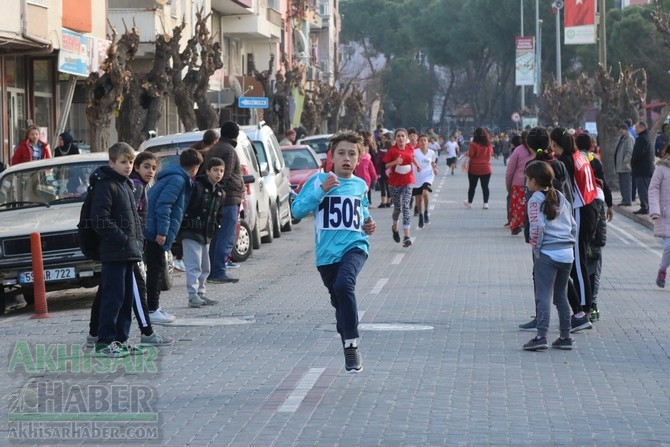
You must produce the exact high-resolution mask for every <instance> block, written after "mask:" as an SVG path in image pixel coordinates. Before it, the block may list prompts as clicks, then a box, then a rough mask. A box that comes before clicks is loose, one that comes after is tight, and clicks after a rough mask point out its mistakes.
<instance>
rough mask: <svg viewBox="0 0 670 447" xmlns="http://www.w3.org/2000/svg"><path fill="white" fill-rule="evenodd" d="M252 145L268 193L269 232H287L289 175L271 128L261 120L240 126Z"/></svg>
mask: <svg viewBox="0 0 670 447" xmlns="http://www.w3.org/2000/svg"><path fill="white" fill-rule="evenodd" d="M240 130H241V131H243V132H245V133H246V134H247V136H248V137H249V139H250V140H251V142H252V143H253V145H254V149H255V151H256V157H257V158H258V165H259V166H260V169H261V175H262V176H263V183H264V184H265V188H266V190H267V191H268V193H269V195H270V205H271V211H270V212H271V214H272V229H273V231H272V233H273V236H274V237H280V236H281V232H282V231H291V230H292V229H293V223H292V221H291V201H290V200H291V174H290V170H289V168H288V166H286V163H284V156H283V155H282V152H281V149H280V147H279V141H277V137H276V136H275V134H274V132H273V131H272V129H271V128H270V127H269V126H267V125H266V124H265V122H264V121H261V122H260V124H257V125H254V126H240Z"/></svg>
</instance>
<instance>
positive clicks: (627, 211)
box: [614, 205, 654, 230]
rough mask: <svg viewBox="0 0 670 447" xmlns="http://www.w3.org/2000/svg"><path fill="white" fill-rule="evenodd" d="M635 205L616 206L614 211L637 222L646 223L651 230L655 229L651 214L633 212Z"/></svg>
mask: <svg viewBox="0 0 670 447" xmlns="http://www.w3.org/2000/svg"><path fill="white" fill-rule="evenodd" d="M633 211H634V210H633V207H632V206H618V205H615V206H614V212H615V213H617V214H621V215H623V216H625V217H627V218H629V219H632V220H634V221H635V222H637V223H639V224H641V225H644V226H645V227H647V228H649V229H650V230H653V229H654V222H653V221H652V220H651V218H650V217H649V215H646V216H639V215H637V214H633Z"/></svg>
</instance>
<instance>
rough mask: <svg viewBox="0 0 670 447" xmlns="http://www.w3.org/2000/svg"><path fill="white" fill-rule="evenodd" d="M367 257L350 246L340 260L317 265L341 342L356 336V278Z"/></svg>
mask: <svg viewBox="0 0 670 447" xmlns="http://www.w3.org/2000/svg"><path fill="white" fill-rule="evenodd" d="M367 258H368V257H367V255H366V254H365V252H364V251H363V250H361V249H360V248H352V249H351V250H349V251H348V252H346V253H345V254H344V256H342V260H341V261H340V262H336V263H335V264H328V265H320V266H318V267H317V270H318V271H319V273H320V274H321V279H322V280H323V284H324V285H325V286H326V288H327V289H328V292H329V293H330V304H332V306H333V307H334V308H335V320H336V321H337V333H338V334H340V337H341V338H342V342H344V340H351V339H354V338H358V305H357V304H356V279H357V277H358V274H359V273H360V272H361V270H362V269H363V265H364V264H365V261H366V260H367Z"/></svg>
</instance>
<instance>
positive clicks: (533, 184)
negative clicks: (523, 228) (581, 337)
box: [523, 161, 577, 351]
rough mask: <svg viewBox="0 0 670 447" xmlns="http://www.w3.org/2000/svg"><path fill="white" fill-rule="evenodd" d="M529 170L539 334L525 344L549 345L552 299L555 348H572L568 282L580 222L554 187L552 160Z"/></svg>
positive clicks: (532, 348)
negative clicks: (556, 320) (555, 316)
mask: <svg viewBox="0 0 670 447" xmlns="http://www.w3.org/2000/svg"><path fill="white" fill-rule="evenodd" d="M525 172H526V185H527V187H528V189H529V190H530V191H532V193H533V195H532V196H531V197H530V199H529V200H528V204H527V206H528V220H529V223H530V239H529V243H530V244H531V245H532V246H533V274H534V276H535V315H536V318H537V336H536V337H535V338H533V339H531V340H530V341H529V342H528V343H526V344H525V345H523V349H525V350H526V351H541V350H545V349H547V348H548V347H549V346H548V344H547V333H548V330H549V319H550V316H551V303H552V301H553V303H554V305H555V306H556V309H557V310H558V318H559V328H560V336H559V337H558V338H557V339H556V340H555V341H554V342H553V343H552V344H551V347H552V348H556V349H566V350H568V349H572V338H570V329H571V314H572V309H571V308H570V303H569V302H568V281H569V280H570V270H571V268H572V263H573V261H574V259H575V256H574V245H575V239H576V237H577V223H576V222H575V219H574V217H573V216H572V208H571V206H570V204H569V203H568V201H567V200H566V199H565V197H564V196H563V194H561V193H560V192H559V191H557V190H556V189H555V188H554V187H553V183H552V182H553V180H554V171H553V170H552V168H551V166H550V165H549V164H548V163H545V162H543V161H532V162H530V163H529V164H528V165H527V166H526V170H525ZM552 298H553V300H552Z"/></svg>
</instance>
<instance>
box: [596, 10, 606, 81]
mask: <svg viewBox="0 0 670 447" xmlns="http://www.w3.org/2000/svg"><path fill="white" fill-rule="evenodd" d="M598 3H599V5H598V6H599V7H598V10H599V14H598V62H600V64H602V66H603V68H604V69H605V70H607V29H606V28H607V26H606V22H607V21H606V20H605V16H606V15H607V11H606V7H605V0H599V2H598Z"/></svg>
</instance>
